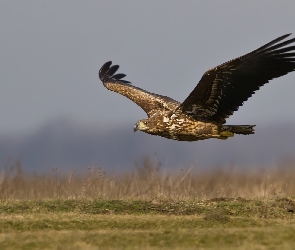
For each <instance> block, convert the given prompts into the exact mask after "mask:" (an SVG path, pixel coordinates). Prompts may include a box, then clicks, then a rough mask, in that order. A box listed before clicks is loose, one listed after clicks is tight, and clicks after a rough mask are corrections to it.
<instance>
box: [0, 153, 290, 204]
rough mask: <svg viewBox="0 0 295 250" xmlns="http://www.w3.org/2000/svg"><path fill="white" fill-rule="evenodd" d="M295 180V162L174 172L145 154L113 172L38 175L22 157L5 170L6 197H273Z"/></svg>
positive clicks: (2, 188)
mask: <svg viewBox="0 0 295 250" xmlns="http://www.w3.org/2000/svg"><path fill="white" fill-rule="evenodd" d="M294 180H295V163H294V162H293V163H290V162H289V163H284V164H281V165H280V166H276V167H271V168H267V169H261V168H256V169H255V168H248V169H245V168H243V169H241V168H238V167H235V166H232V167H227V168H222V167H219V168H212V169H209V170H204V169H198V167H197V166H191V167H189V168H187V169H181V170H179V171H178V172H172V171H168V170H167V169H162V167H161V165H160V163H159V162H157V161H156V160H153V159H151V158H145V159H144V160H143V162H142V163H141V164H135V169H134V170H133V171H130V172H126V173H121V174H108V173H106V172H105V171H103V170H102V169H101V168H99V167H89V168H88V169H87V171H86V173H85V174H78V173H77V170H76V169H73V170H72V171H71V173H69V174H61V173H59V170H58V169H57V168H55V169H52V170H51V172H50V173H47V174H35V173H28V172H25V171H24V169H23V168H22V165H21V163H20V162H19V161H17V162H13V163H10V164H7V166H5V167H4V168H3V169H2V170H1V172H0V199H1V200H5V199H9V200H11V199H30V200H34V199H104V200H113V199H116V200H120V199H137V200H153V199H165V200H167V199H173V200H186V199H188V200H191V199H201V200H204V199H212V198H217V197H225V198H229V197H230V198H237V197H243V198H249V199H253V198H266V199H271V198H282V197H294V195H295V181H294Z"/></svg>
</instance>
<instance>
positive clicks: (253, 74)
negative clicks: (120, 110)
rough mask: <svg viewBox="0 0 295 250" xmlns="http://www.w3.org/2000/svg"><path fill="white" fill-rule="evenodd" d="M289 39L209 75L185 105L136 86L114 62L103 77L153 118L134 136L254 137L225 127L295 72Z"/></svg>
mask: <svg viewBox="0 0 295 250" xmlns="http://www.w3.org/2000/svg"><path fill="white" fill-rule="evenodd" d="M288 36H289V34H288V35H284V36H281V37H279V38H277V39H275V40H273V41H271V42H270V43H268V44H266V45H264V46H262V47H260V48H258V49H257V50H254V51H253V52H251V53H248V54H246V55H244V56H242V57H239V58H236V59H234V60H231V61H229V62H226V63H224V64H221V65H219V66H217V67H215V68H213V69H210V70H208V71H206V72H205V73H204V75H203V77H202V78H201V80H200V82H199V84H198V85H197V86H196V87H195V89H194V90H193V91H192V92H191V93H190V95H189V96H188V97H187V98H186V99H185V100H184V102H182V103H180V102H177V101H175V100H173V99H171V98H170V97H166V96H162V95H158V94H154V93H150V92H148V91H145V90H143V89H140V88H138V87H134V86H132V85H131V84H129V82H128V81H125V80H122V78H124V77H125V75H124V74H116V75H114V73H115V72H116V71H117V70H118V68H119V66H118V65H114V66H111V64H112V62H107V63H105V64H104V65H103V66H102V68H101V69H100V72H99V77H100V79H101V81H102V82H103V84H104V86H105V87H106V88H108V89H109V90H112V91H115V92H117V93H119V94H122V95H124V96H126V97H127V98H129V99H130V100H132V101H133V102H135V103H136V104H137V105H139V106H140V107H141V108H142V109H143V110H144V111H145V112H146V113H147V115H148V119H143V120H140V121H138V122H137V123H136V124H135V126H134V131H136V130H140V131H143V132H145V133H148V134H152V135H158V136H162V137H165V138H168V139H174V140H179V141H197V140H204V139H209V138H217V139H227V138H228V137H232V136H234V134H246V135H247V134H254V129H253V127H254V126H255V125H224V123H225V121H226V118H228V117H229V116H230V115H232V114H233V113H234V111H237V110H238V108H239V107H240V106H242V105H243V103H244V102H245V101H247V100H248V98H249V97H251V96H252V94H254V92H255V91H256V90H258V89H259V88H260V87H261V86H263V85H264V84H265V83H267V82H268V81H269V80H271V79H273V78H276V77H280V76H282V75H285V74H287V73H289V72H291V71H294V70H295V46H289V47H286V45H288V44H290V43H293V42H295V38H293V39H289V40H286V41H284V42H280V41H281V40H283V39H285V38H286V37H288ZM279 42H280V43H279Z"/></svg>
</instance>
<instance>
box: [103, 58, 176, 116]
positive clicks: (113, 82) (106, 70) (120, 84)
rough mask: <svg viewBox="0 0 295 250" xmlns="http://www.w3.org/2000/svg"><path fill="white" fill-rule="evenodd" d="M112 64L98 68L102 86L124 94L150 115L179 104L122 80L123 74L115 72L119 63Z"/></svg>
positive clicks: (172, 108) (171, 108)
mask: <svg viewBox="0 0 295 250" xmlns="http://www.w3.org/2000/svg"><path fill="white" fill-rule="evenodd" d="M111 65H112V62H111V61H109V62H106V63H105V64H104V65H103V66H102V67H101V69H100V70H99V78H100V80H101V81H102V82H103V84H104V86H105V87H106V88H107V89H109V90H111V91H114V92H117V93H119V94H121V95H124V96H126V97H127V98H129V99H130V100H132V101H133V102H135V103H136V104H137V105H138V106H140V107H141V108H142V109H143V110H144V111H145V112H146V113H147V115H148V116H149V117H150V116H152V115H153V114H154V113H155V112H157V111H159V110H168V111H169V110H174V109H175V108H176V107H177V106H179V104H180V103H179V102H177V101H175V100H173V99H172V98H170V97H167V96H162V95H158V94H154V93H150V92H148V91H145V90H143V89H141V88H138V87H134V86H132V85H131V84H130V82H128V81H125V80H122V78H124V77H125V76H126V75H125V74H116V75H114V74H115V73H116V71H117V70H118V69H119V65H113V66H111Z"/></svg>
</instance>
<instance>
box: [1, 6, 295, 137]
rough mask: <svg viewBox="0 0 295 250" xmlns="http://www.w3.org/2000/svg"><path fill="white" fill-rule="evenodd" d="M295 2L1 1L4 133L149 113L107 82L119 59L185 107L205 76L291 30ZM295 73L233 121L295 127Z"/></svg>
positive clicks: (129, 120) (129, 119)
mask: <svg viewBox="0 0 295 250" xmlns="http://www.w3.org/2000/svg"><path fill="white" fill-rule="evenodd" d="M294 10H295V1H293V0H289V1H287V0H284V1H274V0H273V1H270V0H264V1H262V0H260V1H257V0H255V1H249V0H248V1H231V0H223V1H172V0H169V1H168V0H167V1H164V0H162V1H158V0H156V1H138V0H134V1H126V0H125V1H72V0H68V1H62V0H58V1H39V0H36V1H13V0H7V1H4V0H2V1H0V34H1V39H0V84H1V91H0V114H1V123H0V134H3V133H6V134H13V133H24V132H29V131H34V130H35V129H36V128H38V127H40V126H41V125H44V124H46V123H48V122H51V121H52V120H55V119H58V118H60V117H65V118H71V119H73V120H76V121H78V122H79V123H82V124H91V125H93V126H97V127H99V128H102V129H104V128H106V127H109V128H110V127H111V128H114V127H116V126H118V124H119V123H121V125H120V126H130V129H132V126H133V124H134V123H135V122H136V121H137V120H139V119H141V118H144V117H145V113H144V112H143V111H142V110H141V109H140V108H139V107H137V106H136V105H135V104H134V103H132V102H131V101H129V100H128V99H126V98H124V97H122V96H119V95H118V94H116V93H113V92H110V91H108V90H107V89H105V88H104V87H103V86H102V84H101V82H100V81H99V79H98V77H97V72H98V70H99V68H100V67H101V66H102V64H103V63H104V62H106V61H108V60H112V61H113V62H114V63H115V64H120V65H121V68H120V72H122V73H125V74H127V79H128V80H130V81H131V82H132V83H133V84H134V85H136V86H139V87H141V88H144V89H146V90H149V91H151V92H155V93H159V94H164V95H167V96H170V97H172V98H174V99H176V100H178V101H183V100H184V99H185V97H186V96H187V95H188V94H189V93H190V91H192V89H193V88H194V87H195V86H196V84H197V83H198V81H199V79H200V77H201V76H202V74H203V73H204V71H205V70H207V69H209V68H211V67H214V66H217V65H218V64H220V63H223V62H225V61H228V60H230V59H232V58H234V57H237V56H240V55H243V54H245V53H247V52H250V51H252V50H254V49H256V48H258V47H259V46H261V45H263V44H265V43H267V42H269V41H270V40H272V39H274V38H276V37H278V36H281V35H283V34H286V33H292V32H293V33H294V34H293V37H294V36H295V15H294ZM294 92H295V73H291V74H289V75H287V76H284V77H281V78H279V79H276V80H274V81H272V82H271V83H270V84H268V85H267V86H265V87H263V88H262V89H261V90H260V91H258V92H257V93H256V95H255V96H254V97H252V98H251V99H250V100H249V101H248V102H247V103H246V104H245V106H244V107H243V108H241V109H240V111H239V112H236V113H235V114H234V116H233V117H231V118H230V120H229V122H228V123H233V124H257V125H264V124H265V123H278V120H282V121H283V122H291V121H292V122H294V121H295V114H294V106H295V100H294V99H293V96H294Z"/></svg>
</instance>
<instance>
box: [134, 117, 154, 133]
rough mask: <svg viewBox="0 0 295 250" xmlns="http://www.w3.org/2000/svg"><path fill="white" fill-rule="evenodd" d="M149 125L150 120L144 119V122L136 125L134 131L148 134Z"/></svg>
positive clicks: (141, 121)
mask: <svg viewBox="0 0 295 250" xmlns="http://www.w3.org/2000/svg"><path fill="white" fill-rule="evenodd" d="M149 125H150V122H149V120H148V119H143V120H140V121H138V122H137V123H136V124H135V125H134V127H133V130H134V132H136V131H137V130H139V131H143V132H147V131H148V130H149Z"/></svg>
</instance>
